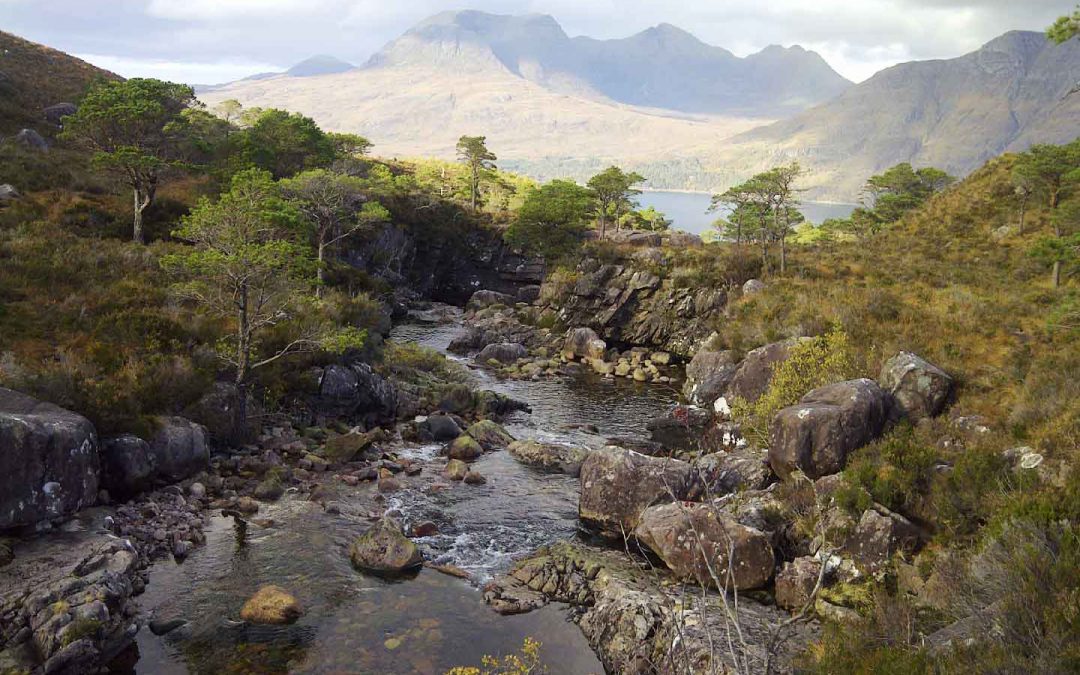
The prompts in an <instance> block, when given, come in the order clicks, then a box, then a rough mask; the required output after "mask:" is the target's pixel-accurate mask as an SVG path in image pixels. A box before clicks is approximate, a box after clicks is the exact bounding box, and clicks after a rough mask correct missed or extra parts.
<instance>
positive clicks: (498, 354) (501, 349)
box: [476, 342, 529, 363]
mask: <svg viewBox="0 0 1080 675" xmlns="http://www.w3.org/2000/svg"><path fill="white" fill-rule="evenodd" d="M528 355H529V350H528V349H526V348H525V346H524V345H521V344H518V343H516V342H499V343H495V344H490V345H488V346H486V347H484V348H483V349H481V350H480V353H479V354H477V355H476V361H477V362H478V363H487V362H488V361H498V362H499V363H513V362H515V361H517V360H518V359H523V358H525V357H526V356H528Z"/></svg>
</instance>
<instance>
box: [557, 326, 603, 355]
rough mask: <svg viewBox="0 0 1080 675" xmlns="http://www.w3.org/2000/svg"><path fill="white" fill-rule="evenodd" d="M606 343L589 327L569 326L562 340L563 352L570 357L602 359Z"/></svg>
mask: <svg viewBox="0 0 1080 675" xmlns="http://www.w3.org/2000/svg"><path fill="white" fill-rule="evenodd" d="M606 351H607V343H606V342H604V341H603V340H601V339H600V336H599V335H597V334H596V331H594V330H593V329H591V328H571V329H570V330H568V331H567V332H566V339H565V340H564V341H563V352H564V353H565V354H568V355H569V356H570V358H580V359H603V358H604V352H606Z"/></svg>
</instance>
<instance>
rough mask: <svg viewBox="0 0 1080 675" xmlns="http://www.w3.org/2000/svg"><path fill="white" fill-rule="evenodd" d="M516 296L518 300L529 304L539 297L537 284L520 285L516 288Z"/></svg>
mask: <svg viewBox="0 0 1080 675" xmlns="http://www.w3.org/2000/svg"><path fill="white" fill-rule="evenodd" d="M516 297H517V301H518V302H524V303H525V304H530V305H531V304H532V303H534V302H536V301H537V300H539V299H540V286H539V285H537V284H530V285H528V286H522V287H521V288H519V289H518V290H517V296H516Z"/></svg>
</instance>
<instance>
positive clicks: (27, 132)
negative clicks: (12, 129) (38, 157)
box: [13, 129, 49, 152]
mask: <svg viewBox="0 0 1080 675" xmlns="http://www.w3.org/2000/svg"><path fill="white" fill-rule="evenodd" d="M13 140H14V141H15V143H17V144H18V145H21V146H23V147H24V148H29V149H30V150H36V151H38V152H48V150H49V142H48V141H46V140H45V138H44V137H43V136H42V135H41V134H39V133H38V132H36V131H34V130H33V129H21V130H20V131H19V133H17V134H15V137H14V139H13Z"/></svg>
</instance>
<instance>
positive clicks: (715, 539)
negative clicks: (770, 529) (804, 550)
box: [634, 502, 776, 591]
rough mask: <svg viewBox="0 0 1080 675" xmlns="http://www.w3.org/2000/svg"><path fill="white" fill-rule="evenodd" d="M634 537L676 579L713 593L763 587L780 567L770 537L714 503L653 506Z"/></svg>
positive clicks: (642, 518) (643, 517) (678, 503)
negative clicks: (734, 517) (723, 590)
mask: <svg viewBox="0 0 1080 675" xmlns="http://www.w3.org/2000/svg"><path fill="white" fill-rule="evenodd" d="M634 536H635V537H637V539H638V541H640V542H642V543H643V544H645V545H646V546H648V547H649V548H650V549H651V550H652V551H653V552H654V553H656V555H658V556H660V559H661V560H663V561H664V563H665V564H666V565H667V566H668V568H669V569H671V571H672V572H673V573H674V574H675V575H676V576H677V577H679V578H682V579H693V580H695V581H696V582H697V583H699V584H704V585H706V586H712V587H714V588H723V589H729V590H730V589H735V590H740V591H741V590H749V589H752V588H760V587H762V586H764V585H765V584H767V583H768V582H769V579H771V578H772V576H773V570H774V568H775V566H776V559H775V556H774V555H773V549H772V545H771V544H770V543H769V537H768V535H766V534H764V533H763V532H759V531H758V530H755V529H753V528H750V527H746V526H745V525H741V524H739V523H738V522H736V521H735V520H734V519H732V518H731V517H729V516H727V515H726V514H724V513H723V512H722V511H721V510H720V509H719V508H717V507H715V506H714V505H713V504H711V503H708V504H703V503H694V504H687V503H683V502H675V503H671V504H661V505H658V506H652V507H649V508H647V509H645V512H644V513H642V515H641V522H640V523H638V525H637V527H636V528H635V529H634ZM729 556H730V557H729Z"/></svg>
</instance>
